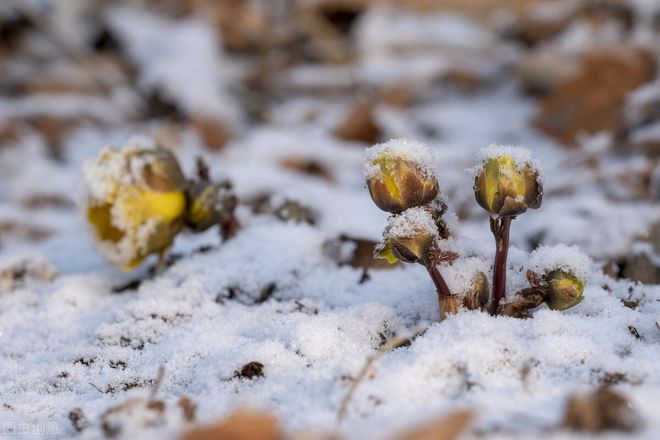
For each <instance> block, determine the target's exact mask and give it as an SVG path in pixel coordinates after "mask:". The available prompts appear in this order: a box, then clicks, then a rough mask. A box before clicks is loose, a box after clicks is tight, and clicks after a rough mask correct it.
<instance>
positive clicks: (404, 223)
mask: <svg viewBox="0 0 660 440" xmlns="http://www.w3.org/2000/svg"><path fill="white" fill-rule="evenodd" d="M420 232H426V233H429V234H431V235H434V236H437V235H438V227H437V226H436V224H435V221H434V220H433V216H432V215H431V213H430V212H429V211H428V210H427V209H425V208H424V207H420V206H418V207H414V208H409V209H406V210H405V211H403V212H401V213H399V214H397V215H393V216H390V218H389V219H388V220H387V228H386V229H385V233H384V238H385V239H388V238H396V237H401V238H403V237H412V236H413V235H415V234H419V233H420Z"/></svg>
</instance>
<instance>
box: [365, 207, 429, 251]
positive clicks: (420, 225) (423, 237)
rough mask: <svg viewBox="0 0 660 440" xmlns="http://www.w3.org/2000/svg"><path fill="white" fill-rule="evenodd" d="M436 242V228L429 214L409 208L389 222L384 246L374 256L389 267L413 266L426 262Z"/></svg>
mask: <svg viewBox="0 0 660 440" xmlns="http://www.w3.org/2000/svg"><path fill="white" fill-rule="evenodd" d="M436 238H437V227H436V225H435V221H434V219H433V216H432V215H431V213H430V212H428V211H427V210H426V209H424V208H410V209H407V210H405V211H403V212H402V213H401V214H398V215H393V216H391V217H390V218H389V220H388V225H387V227H386V228H385V231H384V232H383V242H381V244H380V245H379V246H378V247H377V248H376V249H375V253H374V256H375V257H377V258H384V259H386V260H388V261H389V262H390V263H394V262H396V260H401V261H403V262H405V263H416V262H418V261H420V260H424V259H426V258H427V256H428V253H429V250H430V249H431V247H432V245H433V242H434V241H435V239H436Z"/></svg>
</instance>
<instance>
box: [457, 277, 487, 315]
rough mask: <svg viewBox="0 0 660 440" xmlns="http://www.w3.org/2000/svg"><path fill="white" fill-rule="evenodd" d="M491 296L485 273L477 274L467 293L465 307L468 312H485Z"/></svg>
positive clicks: (464, 301) (464, 300)
mask: <svg viewBox="0 0 660 440" xmlns="http://www.w3.org/2000/svg"><path fill="white" fill-rule="evenodd" d="M489 294H490V289H489V286H488V277H486V274H485V273H483V272H477V273H476V274H475V275H474V277H473V278H472V285H471V286H470V289H469V290H468V291H467V292H465V297H464V299H463V305H464V306H465V308H466V309H468V310H484V309H485V307H486V304H488V296H489Z"/></svg>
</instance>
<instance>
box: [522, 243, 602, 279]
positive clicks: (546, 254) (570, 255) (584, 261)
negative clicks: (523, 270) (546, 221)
mask: <svg viewBox="0 0 660 440" xmlns="http://www.w3.org/2000/svg"><path fill="white" fill-rule="evenodd" d="M591 264H592V263H591V259H590V258H589V257H588V256H587V255H585V254H584V252H582V251H581V250H580V248H579V247H577V246H567V245H565V244H558V245H555V246H540V247H539V248H538V249H535V250H534V252H532V253H531V255H530V257H529V269H530V270H531V271H533V272H534V273H537V274H539V275H543V274H547V273H548V272H551V271H553V270H555V269H562V270H564V271H566V272H569V273H572V274H573V275H575V276H576V277H578V278H579V279H581V280H586V279H587V278H588V276H589V273H590V268H591Z"/></svg>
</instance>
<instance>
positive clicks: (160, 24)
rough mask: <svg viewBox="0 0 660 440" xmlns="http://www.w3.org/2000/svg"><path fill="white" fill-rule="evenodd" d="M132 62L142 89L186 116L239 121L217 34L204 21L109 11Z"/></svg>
mask: <svg viewBox="0 0 660 440" xmlns="http://www.w3.org/2000/svg"><path fill="white" fill-rule="evenodd" d="M107 19H108V23H109V25H110V26H111V28H113V29H115V30H117V31H118V35H120V37H121V39H122V43H123V44H125V45H126V47H127V49H128V53H129V55H130V57H131V58H132V60H133V62H134V63H136V64H137V65H138V67H139V68H140V72H141V76H140V80H139V83H140V86H141V87H142V88H144V89H146V90H147V91H156V90H158V91H161V92H162V93H164V94H165V96H166V97H168V98H170V99H172V100H174V101H175V102H176V103H177V104H179V105H181V106H182V107H183V110H184V111H186V112H189V113H190V114H193V115H194V114H198V113H201V114H203V115H206V116H210V115H214V116H216V117H217V116H221V118H222V119H223V120H224V122H226V123H228V124H230V125H231V126H235V125H237V124H239V123H240V116H239V114H238V113H237V111H236V110H235V109H236V105H235V103H234V102H233V100H232V99H231V97H230V96H229V94H228V90H227V83H228V78H227V74H226V70H227V69H223V67H224V65H223V60H222V59H221V58H220V56H219V54H221V53H222V51H221V50H220V47H219V46H218V36H217V35H216V33H215V32H214V30H213V29H212V28H211V27H210V26H209V25H208V24H207V23H205V22H204V21H203V20H200V19H187V20H178V21H168V20H165V19H162V18H158V17H157V16H155V15H151V14H149V13H146V12H137V11H136V10H135V9H129V8H122V7H116V8H113V9H111V10H110V11H109V12H108V13H107Z"/></svg>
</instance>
